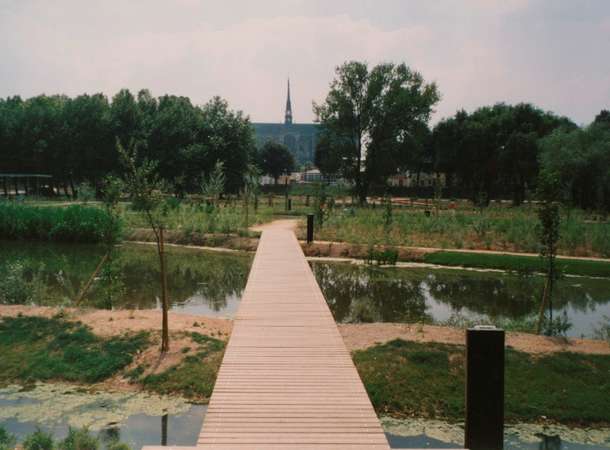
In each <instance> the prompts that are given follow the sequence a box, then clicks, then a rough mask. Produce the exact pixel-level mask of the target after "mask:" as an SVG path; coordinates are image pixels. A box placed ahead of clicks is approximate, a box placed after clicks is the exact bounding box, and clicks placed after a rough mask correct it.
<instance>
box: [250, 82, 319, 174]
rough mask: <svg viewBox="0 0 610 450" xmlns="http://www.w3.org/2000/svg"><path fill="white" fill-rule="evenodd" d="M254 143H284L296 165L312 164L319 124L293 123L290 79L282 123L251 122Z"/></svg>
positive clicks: (260, 144) (259, 144)
mask: <svg viewBox="0 0 610 450" xmlns="http://www.w3.org/2000/svg"><path fill="white" fill-rule="evenodd" d="M252 126H253V127H254V132H255V137H256V144H257V145H258V146H259V147H260V146H262V145H264V144H265V142H267V141H275V142H279V143H280V144H284V145H285V146H286V147H288V149H289V150H290V151H291V152H292V154H293V156H294V160H295V162H296V164H297V166H302V165H310V164H313V160H314V153H315V150H316V144H317V142H318V141H317V138H318V130H319V127H320V126H319V125H317V124H314V123H294V122H293V120H292V103H291V100H290V80H288V93H287V96H286V110H285V113H284V123H260V122H259V123H252Z"/></svg>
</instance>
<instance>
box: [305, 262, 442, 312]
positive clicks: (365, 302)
mask: <svg viewBox="0 0 610 450" xmlns="http://www.w3.org/2000/svg"><path fill="white" fill-rule="evenodd" d="M312 266H313V270H314V273H315V276H316V279H317V280H318V283H319V284H320V287H321V289H322V292H323V293H324V296H325V297H326V300H327V301H328V304H329V306H330V309H331V310H332V312H333V315H334V317H335V320H337V321H338V322H344V323H350V322H413V321H430V320H431V317H430V316H429V314H428V313H427V312H426V301H425V297H424V294H423V291H422V288H421V286H420V283H418V282H416V281H415V282H414V281H413V280H410V279H405V278H397V277H395V276H393V274H392V273H391V272H390V271H388V270H387V269H380V268H375V267H367V266H349V265H345V264H320V263H316V264H313V265H312Z"/></svg>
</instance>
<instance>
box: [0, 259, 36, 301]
mask: <svg viewBox="0 0 610 450" xmlns="http://www.w3.org/2000/svg"><path fill="white" fill-rule="evenodd" d="M42 271H43V266H41V267H40V268H39V269H38V270H33V271H31V273H28V271H27V269H26V266H25V265H23V264H22V263H20V262H14V263H9V264H7V265H6V266H5V270H4V273H3V274H2V276H1V277H0V305H27V304H30V303H37V302H39V301H40V300H41V299H43V298H44V296H45V293H46V290H47V285H46V284H45V282H44V280H43V277H42Z"/></svg>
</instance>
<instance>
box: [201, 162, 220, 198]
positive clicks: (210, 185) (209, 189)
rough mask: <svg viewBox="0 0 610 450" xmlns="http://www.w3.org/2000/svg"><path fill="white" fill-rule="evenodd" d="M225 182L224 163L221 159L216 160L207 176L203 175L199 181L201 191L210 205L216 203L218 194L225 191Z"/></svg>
mask: <svg viewBox="0 0 610 450" xmlns="http://www.w3.org/2000/svg"><path fill="white" fill-rule="evenodd" d="M225 182H226V180H225V173H224V164H223V162H222V161H216V164H215V165H214V170H212V173H210V175H209V176H208V177H206V176H205V175H204V176H203V180H202V182H201V193H202V194H203V196H204V197H206V198H207V200H208V201H210V202H211V204H212V206H216V205H217V204H218V200H219V199H220V196H221V195H222V194H223V192H224V191H225Z"/></svg>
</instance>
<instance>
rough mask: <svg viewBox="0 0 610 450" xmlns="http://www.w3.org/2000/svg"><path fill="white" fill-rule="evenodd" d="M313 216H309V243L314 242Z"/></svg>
mask: <svg viewBox="0 0 610 450" xmlns="http://www.w3.org/2000/svg"><path fill="white" fill-rule="evenodd" d="M313 217H314V215H313V214H307V243H308V244H311V243H312V242H313Z"/></svg>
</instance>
